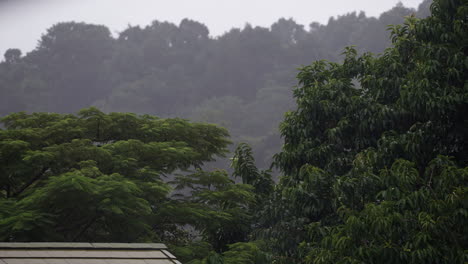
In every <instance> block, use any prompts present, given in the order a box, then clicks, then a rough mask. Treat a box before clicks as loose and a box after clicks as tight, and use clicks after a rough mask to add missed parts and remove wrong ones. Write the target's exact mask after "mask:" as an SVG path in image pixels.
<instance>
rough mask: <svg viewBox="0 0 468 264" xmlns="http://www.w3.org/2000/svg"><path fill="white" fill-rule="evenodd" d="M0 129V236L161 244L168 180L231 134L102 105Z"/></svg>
mask: <svg viewBox="0 0 468 264" xmlns="http://www.w3.org/2000/svg"><path fill="white" fill-rule="evenodd" d="M2 122H3V124H4V126H5V129H2V130H0V195H1V197H0V207H1V208H2V210H1V213H0V214H1V219H0V239H1V240H3V241H113V242H135V241H153V240H160V239H158V238H161V237H163V236H164V232H165V230H164V229H162V228H160V227H158V226H155V223H161V222H164V221H162V219H161V218H158V216H159V215H160V212H161V211H164V210H165V207H164V206H166V205H167V203H168V199H169V198H168V196H169V193H170V191H171V187H170V186H169V185H168V184H167V183H165V182H164V181H163V177H164V175H166V174H168V173H171V172H173V171H175V170H186V169H189V168H190V167H200V166H201V165H202V164H203V162H205V161H210V160H212V159H213V158H214V157H215V156H217V155H218V156H222V155H224V153H225V152H226V146H227V144H228V143H229V141H228V140H227V139H226V137H227V136H228V134H227V132H226V130H224V129H221V128H218V127H216V126H213V125H205V124H199V123H189V122H187V121H185V120H181V119H159V118H157V117H154V116H149V115H142V116H137V115H135V114H127V113H109V114H105V113H103V112H100V111H99V110H98V109H96V108H88V109H83V110H81V111H80V112H79V113H78V115H71V114H52V113H32V114H26V113H22V112H20V113H14V114H10V115H8V116H6V117H4V118H2Z"/></svg>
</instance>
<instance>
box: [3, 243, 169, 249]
mask: <svg viewBox="0 0 468 264" xmlns="http://www.w3.org/2000/svg"><path fill="white" fill-rule="evenodd" d="M13 248H16V249H167V247H166V245H164V244H162V243H69V242H0V249H13Z"/></svg>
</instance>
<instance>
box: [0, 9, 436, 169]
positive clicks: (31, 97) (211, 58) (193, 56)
mask: <svg viewBox="0 0 468 264" xmlns="http://www.w3.org/2000/svg"><path fill="white" fill-rule="evenodd" d="M425 2H429V0H426V1H425ZM426 10H427V7H424V6H422V7H421V8H420V9H419V10H418V11H415V10H412V9H408V8H405V7H403V6H401V5H399V6H396V7H395V8H393V9H391V10H389V11H388V12H385V13H383V14H382V15H381V16H380V17H379V18H374V17H367V16H366V15H365V14H363V13H359V14H357V13H350V14H346V15H343V16H339V17H336V18H330V20H329V22H328V24H327V25H320V24H317V23H313V24H311V25H310V26H309V27H308V28H307V26H306V27H304V26H303V25H300V24H297V23H296V22H294V21H293V20H292V19H279V20H278V21H277V22H275V23H274V24H273V25H271V27H270V28H263V27H252V26H250V25H246V26H245V27H244V28H242V29H232V30H231V31H229V32H227V33H225V34H223V35H222V36H219V37H210V36H209V30H208V28H207V27H206V26H205V25H203V24H201V23H198V22H195V21H191V20H189V19H185V20H183V21H181V23H180V24H179V25H175V24H172V23H167V22H158V21H154V22H153V23H152V24H151V25H148V26H146V27H139V26H130V27H128V28H127V29H125V30H124V31H122V32H120V33H119V34H118V35H117V36H116V37H115V38H114V37H112V35H111V32H110V30H109V29H108V28H106V27H104V26H99V25H89V24H84V23H75V22H66V23H59V24H57V25H55V26H53V27H51V28H50V29H49V30H48V31H47V32H45V34H44V35H43V36H42V38H41V39H40V40H39V42H38V46H37V48H36V49H35V50H33V51H32V52H30V53H28V54H26V55H25V56H22V54H21V51H19V50H16V49H11V50H9V51H7V53H6V54H5V61H4V62H3V63H0V116H2V115H5V114H8V113H11V112H16V111H28V112H57V113H74V112H76V111H78V110H79V109H82V108H85V107H89V106H90V105H94V106H96V107H98V108H99V109H101V110H103V111H104V112H111V111H116V112H132V113H138V114H152V115H157V116H162V117H174V116H178V117H184V118H189V119H191V120H195V121H200V122H209V123H216V124H219V125H222V126H223V127H226V128H227V129H229V131H230V133H231V135H232V136H233V141H235V142H241V141H242V142H244V141H247V142H249V143H251V144H253V146H254V149H255V153H256V159H257V160H258V161H259V162H260V164H261V167H262V168H266V167H268V165H269V163H270V161H271V157H272V156H273V154H274V153H276V152H277V151H279V149H280V144H281V143H280V139H279V132H278V123H279V122H280V120H281V118H282V115H283V113H284V112H285V111H287V110H290V109H292V108H293V106H294V103H293V100H292V96H291V90H290V87H291V86H293V85H294V83H295V81H294V75H295V71H296V70H295V69H296V68H297V67H299V66H301V65H307V64H310V63H311V62H312V61H315V60H318V59H328V60H331V61H338V60H339V59H340V53H341V51H342V49H343V47H344V46H348V45H357V46H358V47H359V49H360V51H371V52H382V51H383V50H384V49H385V48H386V47H388V46H389V44H390V41H389V39H388V36H387V33H386V32H385V29H386V27H387V26H388V25H389V24H400V23H402V22H403V17H404V16H406V15H409V14H411V13H413V12H417V14H418V15H419V16H425V15H426V13H425V12H426ZM312 19H313V18H311V20H312ZM227 164H228V163H227V161H226V162H225V164H223V166H226V165H227Z"/></svg>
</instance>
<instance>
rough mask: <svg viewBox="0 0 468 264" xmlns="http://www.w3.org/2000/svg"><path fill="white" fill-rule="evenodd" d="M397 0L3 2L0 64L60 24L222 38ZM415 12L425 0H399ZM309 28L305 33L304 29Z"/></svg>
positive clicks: (373, 10) (374, 11) (374, 12)
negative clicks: (185, 28)
mask: <svg viewBox="0 0 468 264" xmlns="http://www.w3.org/2000/svg"><path fill="white" fill-rule="evenodd" d="M398 2H399V0H287V1H286V0H0V58H3V53H4V52H5V50H6V49H8V48H12V47H15V48H20V49H21V50H22V51H23V52H27V51H30V50H32V49H33V48H34V47H35V46H36V44H37V40H38V39H39V38H40V36H41V34H43V33H44V32H45V30H46V29H47V28H49V27H50V26H52V25H53V24H55V23H57V22H62V21H78V22H87V23H95V24H104V25H106V26H108V27H109V28H110V29H111V31H112V32H113V33H117V32H119V31H122V30H123V29H125V28H126V27H127V25H128V24H130V25H143V26H144V25H147V24H149V23H150V22H151V21H153V20H160V21H170V22H174V23H176V24H178V23H179V22H180V20H182V19H183V18H190V19H193V20H197V21H199V22H202V23H204V24H205V25H207V26H208V28H209V29H210V32H211V35H213V36H218V35H220V34H222V33H224V32H225V31H227V30H229V29H230V28H232V27H243V26H244V25H245V23H246V22H249V23H250V24H252V25H254V26H255V25H260V26H270V25H271V24H272V23H273V22H274V21H276V20H278V18H281V17H285V18H290V17H292V18H294V20H296V21H297V22H298V23H300V24H303V25H309V24H310V23H311V22H320V23H322V24H323V23H326V22H327V21H328V19H329V17H331V16H337V15H343V14H346V13H349V12H352V11H361V10H363V11H365V12H366V14H367V15H369V16H378V15H379V14H380V13H382V12H384V11H386V10H388V9H390V8H392V7H393V6H395V5H396V4H397V3H398ZM401 2H402V3H403V4H404V5H405V6H407V7H413V8H417V7H418V5H419V4H420V3H421V2H422V0H401ZM306 28H307V27H306Z"/></svg>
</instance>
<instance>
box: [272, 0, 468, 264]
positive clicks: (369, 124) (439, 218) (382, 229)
mask: <svg viewBox="0 0 468 264" xmlns="http://www.w3.org/2000/svg"><path fill="white" fill-rule="evenodd" d="M431 10H432V16H430V17H428V18H426V19H417V18H414V17H409V18H408V19H407V20H406V22H405V23H404V25H398V26H393V27H392V47H391V48H389V49H387V50H386V51H385V53H384V54H382V55H381V56H378V57H374V56H372V55H371V54H364V55H362V56H360V55H358V54H357V51H356V50H355V49H353V48H348V49H346V51H345V55H346V58H345V60H344V62H343V63H331V62H326V61H318V62H315V63H314V64H312V65H310V66H306V67H304V68H302V69H301V71H300V73H299V75H298V79H299V86H298V87H297V88H296V89H295V91H294V96H295V98H296V102H297V105H298V107H297V110H295V111H292V112H289V113H287V114H286V117H285V121H284V122H283V123H282V124H281V133H282V135H283V136H284V140H285V142H284V145H283V149H282V151H281V152H280V153H279V154H277V155H276V158H275V162H276V164H277V165H278V166H279V167H280V168H281V170H282V172H283V173H284V177H282V178H281V182H280V184H279V185H278V187H277V190H276V194H275V196H273V197H272V199H271V203H272V204H271V205H269V206H268V207H266V208H265V216H264V218H265V220H264V225H265V226H264V234H263V237H264V238H266V239H269V240H270V249H271V250H272V251H273V252H276V254H277V255H278V256H281V257H278V260H281V259H284V260H285V263H291V262H297V263H316V264H318V263H464V262H465V261H466V250H467V249H468V229H467V226H466V223H467V222H468V210H467V209H468V208H467V206H468V204H467V201H468V195H467V194H468V167H467V166H468V121H467V118H466V113H468V49H467V47H468V45H467V43H468V3H467V2H466V1H462V0H459V1H448V0H438V1H434V4H433V5H432V6H431Z"/></svg>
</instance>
